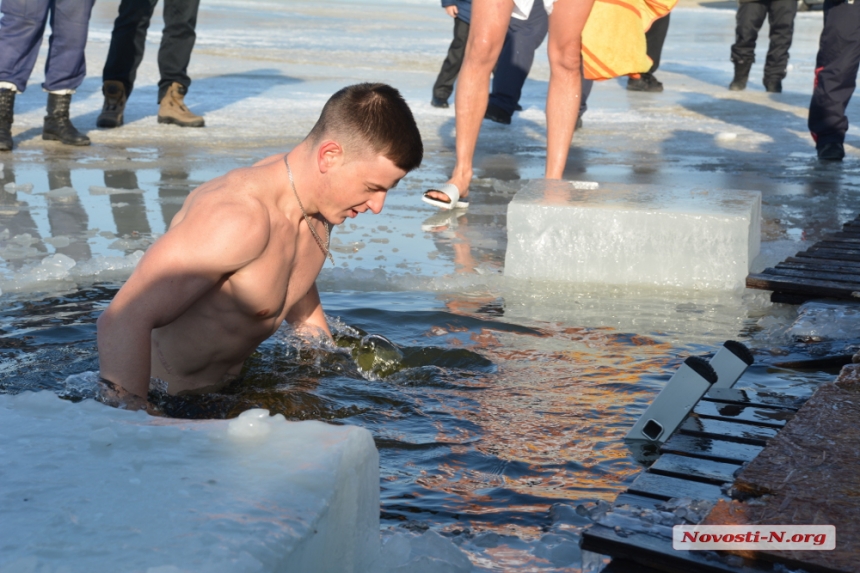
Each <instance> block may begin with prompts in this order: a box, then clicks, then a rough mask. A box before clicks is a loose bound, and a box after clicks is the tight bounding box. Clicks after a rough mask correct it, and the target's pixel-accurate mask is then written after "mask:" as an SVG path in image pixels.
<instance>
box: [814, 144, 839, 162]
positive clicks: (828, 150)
mask: <svg viewBox="0 0 860 573" xmlns="http://www.w3.org/2000/svg"><path fill="white" fill-rule="evenodd" d="M843 157H845V146H843V145H842V144H841V143H838V142H836V141H834V142H831V143H825V144H824V145H822V146H821V147H819V148H818V159H819V161H842V158H843Z"/></svg>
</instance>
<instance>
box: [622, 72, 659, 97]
mask: <svg viewBox="0 0 860 573" xmlns="http://www.w3.org/2000/svg"><path fill="white" fill-rule="evenodd" d="M637 76H638V77H637ZM627 89H628V90H629V91H631V92H654V93H657V92H661V91H663V84H662V83H661V82H660V80H658V79H657V78H655V77H654V75H653V74H649V73H644V74H631V75H629V76H627Z"/></svg>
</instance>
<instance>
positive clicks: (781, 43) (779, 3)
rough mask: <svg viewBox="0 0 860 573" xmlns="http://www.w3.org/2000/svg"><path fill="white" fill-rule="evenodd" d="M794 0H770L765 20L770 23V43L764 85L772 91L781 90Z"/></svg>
mask: <svg viewBox="0 0 860 573" xmlns="http://www.w3.org/2000/svg"><path fill="white" fill-rule="evenodd" d="M796 15H797V2H796V1H795V0H770V2H769V3H768V11H767V21H768V24H769V25H770V45H769V47H768V50H767V59H766V60H765V62H764V87H765V89H766V90H767V91H769V92H772V93H780V92H782V79H783V78H784V77H785V74H786V73H787V71H788V50H789V48H791V38H792V36H793V35H794V17H795V16H796Z"/></svg>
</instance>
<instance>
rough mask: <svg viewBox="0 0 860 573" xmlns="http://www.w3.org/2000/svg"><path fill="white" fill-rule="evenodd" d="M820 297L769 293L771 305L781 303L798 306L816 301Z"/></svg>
mask: <svg viewBox="0 0 860 573" xmlns="http://www.w3.org/2000/svg"><path fill="white" fill-rule="evenodd" d="M820 298H821V297H820V296H812V295H802V294H786V293H783V292H772V293H770V302H772V303H781V304H794V305H799V304H803V303H805V302H808V301H810V300H818V299H820Z"/></svg>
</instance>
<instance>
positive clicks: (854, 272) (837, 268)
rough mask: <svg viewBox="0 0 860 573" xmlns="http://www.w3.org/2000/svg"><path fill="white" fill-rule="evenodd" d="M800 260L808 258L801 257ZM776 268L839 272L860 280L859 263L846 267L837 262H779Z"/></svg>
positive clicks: (813, 271)
mask: <svg viewBox="0 0 860 573" xmlns="http://www.w3.org/2000/svg"><path fill="white" fill-rule="evenodd" d="M801 260H809V259H801ZM776 269H777V270H782V269H790V270H793V271H808V272H812V273H820V272H824V273H839V274H842V275H847V276H851V277H857V280H858V281H860V265H857V266H856V267H846V266H842V265H839V264H835V265H819V264H805V263H788V262H785V263H779V264H777V265H776Z"/></svg>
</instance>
